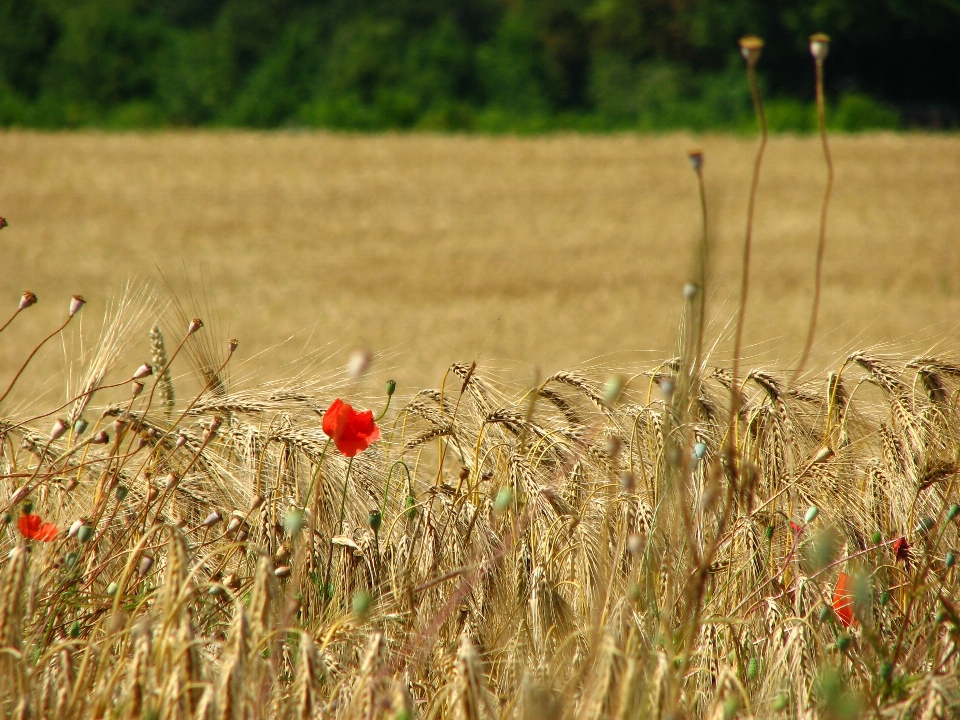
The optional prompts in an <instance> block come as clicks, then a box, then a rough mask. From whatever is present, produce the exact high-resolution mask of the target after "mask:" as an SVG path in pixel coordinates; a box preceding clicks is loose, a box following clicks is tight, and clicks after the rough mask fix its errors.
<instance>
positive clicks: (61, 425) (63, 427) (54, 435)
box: [50, 419, 70, 442]
mask: <svg viewBox="0 0 960 720" xmlns="http://www.w3.org/2000/svg"><path fill="white" fill-rule="evenodd" d="M69 429H70V426H69V425H67V423H66V421H64V420H59V419H58V420H57V421H56V422H55V423H53V427H52V428H50V442H53V441H54V440H59V439H60V438H62V437H63V435H64V433H66V432H67V430H69Z"/></svg>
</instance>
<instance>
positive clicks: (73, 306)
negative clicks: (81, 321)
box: [70, 295, 87, 317]
mask: <svg viewBox="0 0 960 720" xmlns="http://www.w3.org/2000/svg"><path fill="white" fill-rule="evenodd" d="M86 303H87V301H86V300H84V299H83V298H82V297H80V296H79V295H74V296H73V297H72V298H70V317H73V316H74V315H76V314H77V313H78V312H80V308H82V307H83V306H84V305H86Z"/></svg>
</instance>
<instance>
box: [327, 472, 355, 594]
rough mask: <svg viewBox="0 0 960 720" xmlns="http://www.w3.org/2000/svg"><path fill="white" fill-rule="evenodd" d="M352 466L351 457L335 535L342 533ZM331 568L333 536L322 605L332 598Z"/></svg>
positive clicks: (344, 481) (328, 554) (344, 480)
mask: <svg viewBox="0 0 960 720" xmlns="http://www.w3.org/2000/svg"><path fill="white" fill-rule="evenodd" d="M352 467H353V458H352V457H351V458H350V460H349V461H348V462H347V474H346V476H345V477H344V478H343V496H342V497H341V498H340V524H339V526H338V530H337V535H342V534H343V519H344V516H345V515H346V510H347V487H348V483H349V482H350V468H352ZM332 570H333V538H330V551H329V552H328V553H327V569H326V572H324V574H323V602H324V606H326V605H327V603H329V602H330V600H331V599H332V597H331V596H332V593H331V592H330V572H331V571H332Z"/></svg>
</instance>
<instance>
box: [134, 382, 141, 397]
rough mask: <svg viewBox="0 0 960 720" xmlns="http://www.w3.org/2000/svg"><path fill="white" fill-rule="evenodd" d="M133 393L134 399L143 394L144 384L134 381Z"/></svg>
mask: <svg viewBox="0 0 960 720" xmlns="http://www.w3.org/2000/svg"><path fill="white" fill-rule="evenodd" d="M131 392H132V394H133V397H137V395H139V394H140V393H142V392H143V383H142V382H139V381H137V380H134V381H133V388H131Z"/></svg>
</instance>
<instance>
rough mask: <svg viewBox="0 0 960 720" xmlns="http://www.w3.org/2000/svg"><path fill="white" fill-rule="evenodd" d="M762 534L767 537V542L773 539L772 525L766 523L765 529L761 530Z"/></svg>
mask: <svg viewBox="0 0 960 720" xmlns="http://www.w3.org/2000/svg"><path fill="white" fill-rule="evenodd" d="M763 536H764V537H765V538H766V539H767V542H770V541H771V540H773V525H767V527H766V529H765V530H764V531H763Z"/></svg>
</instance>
